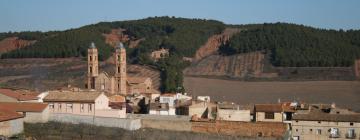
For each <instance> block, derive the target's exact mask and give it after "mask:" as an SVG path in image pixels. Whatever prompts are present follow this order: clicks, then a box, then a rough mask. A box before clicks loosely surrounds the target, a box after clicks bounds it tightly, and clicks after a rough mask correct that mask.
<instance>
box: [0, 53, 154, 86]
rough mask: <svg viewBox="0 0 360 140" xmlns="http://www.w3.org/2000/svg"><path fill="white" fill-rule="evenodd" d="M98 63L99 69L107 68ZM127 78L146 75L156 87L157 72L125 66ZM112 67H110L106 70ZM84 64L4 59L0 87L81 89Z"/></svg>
mask: <svg viewBox="0 0 360 140" xmlns="http://www.w3.org/2000/svg"><path fill="white" fill-rule="evenodd" d="M107 65H108V64H107V63H104V62H102V63H100V70H104V69H105V68H106V67H107ZM127 67H128V70H127V72H128V75H129V76H146V77H150V78H151V79H152V81H153V87H154V89H159V88H160V84H161V83H160V73H159V71H158V70H155V69H153V68H150V67H146V66H139V65H128V66H127ZM110 68H114V67H110ZM86 71H87V62H86V61H83V60H81V59H78V58H58V59H41V58H33V59H4V60H0V87H2V86H5V87H12V88H25V89H34V90H37V91H44V90H52V89H58V88H61V87H65V86H67V85H72V86H75V87H80V88H84V87H85V85H84V84H85V75H86Z"/></svg>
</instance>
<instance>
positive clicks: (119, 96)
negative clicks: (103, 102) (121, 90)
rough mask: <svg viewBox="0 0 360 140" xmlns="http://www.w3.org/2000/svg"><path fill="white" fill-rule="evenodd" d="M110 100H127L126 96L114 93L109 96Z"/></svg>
mask: <svg viewBox="0 0 360 140" xmlns="http://www.w3.org/2000/svg"><path fill="white" fill-rule="evenodd" d="M109 101H110V102H122V103H124V102H125V97H124V96H122V95H112V96H110V97H109Z"/></svg>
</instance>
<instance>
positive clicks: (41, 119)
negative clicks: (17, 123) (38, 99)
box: [0, 102, 49, 123]
mask: <svg viewBox="0 0 360 140" xmlns="http://www.w3.org/2000/svg"><path fill="white" fill-rule="evenodd" d="M0 106H1V107H3V108H6V109H9V110H13V111H16V112H17V113H19V114H22V115H24V122H27V123H45V122H48V120H49V108H48V105H47V104H44V103H30V102H0Z"/></svg>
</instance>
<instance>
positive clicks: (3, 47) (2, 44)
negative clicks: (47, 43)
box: [0, 37, 36, 54]
mask: <svg viewBox="0 0 360 140" xmlns="http://www.w3.org/2000/svg"><path fill="white" fill-rule="evenodd" d="M35 42H36V40H23V39H19V38H18V37H8V38H4V39H3V40H1V41H0V54H2V53H6V52H10V51H13V50H17V49H20V48H23V47H27V46H30V45H32V44H34V43H35Z"/></svg>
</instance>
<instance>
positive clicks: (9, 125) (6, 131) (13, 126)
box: [0, 118, 24, 136]
mask: <svg viewBox="0 0 360 140" xmlns="http://www.w3.org/2000/svg"><path fill="white" fill-rule="evenodd" d="M23 122H24V120H23V118H18V119H14V120H9V121H3V122H0V135H3V136H12V135H15V134H19V133H22V132H23V131H24V123H23Z"/></svg>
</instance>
